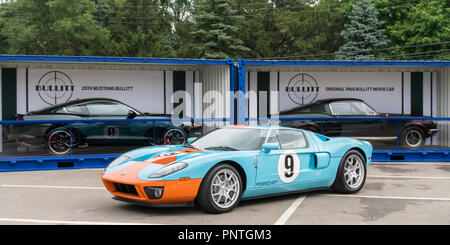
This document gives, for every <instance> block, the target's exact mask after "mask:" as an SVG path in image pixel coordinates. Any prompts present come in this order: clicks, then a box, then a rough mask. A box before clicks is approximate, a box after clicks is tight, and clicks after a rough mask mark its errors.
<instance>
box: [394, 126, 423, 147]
mask: <svg viewBox="0 0 450 245" xmlns="http://www.w3.org/2000/svg"><path fill="white" fill-rule="evenodd" d="M425 140H426V135H425V132H424V130H423V129H422V128H420V127H417V126H410V127H407V128H405V129H403V130H402V131H401V132H400V144H401V146H403V147H406V148H409V149H419V148H422V146H423V145H424V144H425Z"/></svg>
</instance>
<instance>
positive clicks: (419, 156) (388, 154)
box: [237, 59, 450, 161]
mask: <svg viewBox="0 0 450 245" xmlns="http://www.w3.org/2000/svg"><path fill="white" fill-rule="evenodd" d="M449 65H450V61H448V60H442V61H435V60H248V59H239V60H238V79H239V81H238V90H239V91H241V97H240V98H241V99H240V100H239V105H238V108H239V109H238V115H237V117H238V119H237V121H238V124H245V123H246V122H248V121H252V120H257V121H265V120H269V119H268V118H246V113H245V108H246V103H245V91H246V88H245V70H246V67H247V66H268V67H273V66H434V67H445V66H449ZM358 119H359V120H365V121H367V120H374V121H377V120H381V119H382V120H394V121H397V122H399V121H400V120H423V118H411V117H410V118H399V117H395V118H351V120H358ZM427 119H430V120H450V118H442V117H440V118H437V117H435V118H427ZM282 120H320V121H331V120H335V121H339V120H341V121H346V120H347V121H348V120H349V119H348V118H320V119H318V118H283V119H282ZM397 124H398V123H397ZM321 130H322V129H321ZM398 131H399V129H398V127H397V136H398V134H399V132H398ZM449 153H450V151H449V150H416V151H413V150H402V149H399V145H398V142H397V149H386V150H378V149H375V150H374V151H373V156H372V159H373V161H450V157H449Z"/></svg>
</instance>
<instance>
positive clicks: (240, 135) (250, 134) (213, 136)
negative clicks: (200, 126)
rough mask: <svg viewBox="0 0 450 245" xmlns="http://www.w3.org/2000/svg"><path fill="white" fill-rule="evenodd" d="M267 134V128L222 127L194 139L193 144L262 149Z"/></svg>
mask: <svg viewBox="0 0 450 245" xmlns="http://www.w3.org/2000/svg"><path fill="white" fill-rule="evenodd" d="M266 136H267V129H254V128H221V129H217V130H214V131H212V132H210V133H208V134H206V135H204V136H203V137H201V138H199V139H197V140H196V141H194V142H193V143H192V144H191V145H192V146H193V147H195V148H198V149H206V150H231V151H233V150H235V151H252V150H260V149H261V146H262V144H263V143H264V140H265V139H266Z"/></svg>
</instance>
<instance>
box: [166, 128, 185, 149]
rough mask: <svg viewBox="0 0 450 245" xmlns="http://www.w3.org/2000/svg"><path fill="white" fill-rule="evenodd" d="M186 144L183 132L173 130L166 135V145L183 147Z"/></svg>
mask: <svg viewBox="0 0 450 245" xmlns="http://www.w3.org/2000/svg"><path fill="white" fill-rule="evenodd" d="M185 142H186V136H185V135H184V133H183V131H181V130H179V129H177V128H172V129H169V130H168V131H167V132H166V133H165V134H164V144H165V145H183V144H184V143H185Z"/></svg>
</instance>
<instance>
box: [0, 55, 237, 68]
mask: <svg viewBox="0 0 450 245" xmlns="http://www.w3.org/2000/svg"><path fill="white" fill-rule="evenodd" d="M0 61H12V62H68V63H73V62H77V63H79V62H86V63H142V64H184V65H230V66H231V65H234V60H233V59H217V60H216V59H179V58H147V57H111V56H57V55H16V54H11V55H7V54H0Z"/></svg>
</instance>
